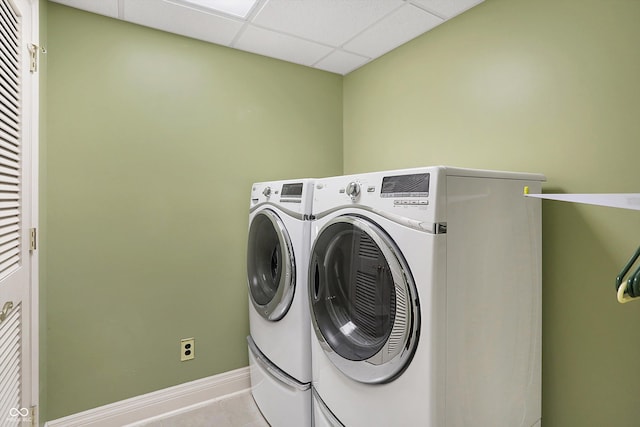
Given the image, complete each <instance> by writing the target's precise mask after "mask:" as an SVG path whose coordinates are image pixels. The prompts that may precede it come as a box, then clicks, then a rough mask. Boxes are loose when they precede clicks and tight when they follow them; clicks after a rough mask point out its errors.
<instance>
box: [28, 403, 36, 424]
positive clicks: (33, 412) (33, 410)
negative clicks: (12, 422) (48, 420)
mask: <svg viewBox="0 0 640 427" xmlns="http://www.w3.org/2000/svg"><path fill="white" fill-rule="evenodd" d="M29 412H30V415H31V427H36V426H37V425H38V417H37V415H38V407H37V406H32V407H31V408H29Z"/></svg>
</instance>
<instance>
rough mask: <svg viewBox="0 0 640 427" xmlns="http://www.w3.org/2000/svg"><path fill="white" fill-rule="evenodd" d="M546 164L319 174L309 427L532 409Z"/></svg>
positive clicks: (537, 401) (534, 417) (510, 421)
mask: <svg viewBox="0 0 640 427" xmlns="http://www.w3.org/2000/svg"><path fill="white" fill-rule="evenodd" d="M542 181H544V176H542V175H539V174H522V173H509V172H496V171H481V170H468V169H457V168H449V167H441V166H439V167H425V168H417V169H409V170H396V171H388V172H376V173H368V174H362V175H351V176H343V177H333V178H326V179H320V180H316V186H315V190H314V201H313V213H312V214H313V218H314V221H313V222H312V232H311V236H312V249H311V253H310V267H309V283H308V284H309V302H310V304H309V306H310V310H311V322H312V325H313V330H314V332H315V334H312V340H311V341H312V344H311V345H312V347H311V348H312V375H313V381H312V384H313V413H314V422H315V425H316V426H342V425H344V426H348V427H359V426H362V427H374V426H384V427H388V426H412V427H414V426H426V427H470V426H474V427H475V426H491V427H519V426H522V427H531V426H536V425H538V423H539V422H540V419H541V398H540V393H541V205H540V202H539V201H536V200H532V199H531V198H525V197H523V190H524V187H529V189H530V191H531V192H532V193H535V192H540V190H541V182H542Z"/></svg>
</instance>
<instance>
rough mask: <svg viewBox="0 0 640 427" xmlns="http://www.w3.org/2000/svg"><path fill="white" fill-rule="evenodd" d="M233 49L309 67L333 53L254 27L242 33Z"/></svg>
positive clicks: (311, 44) (321, 47) (326, 49)
mask: <svg viewBox="0 0 640 427" xmlns="http://www.w3.org/2000/svg"><path fill="white" fill-rule="evenodd" d="M233 47H234V48H237V49H242V50H246V51H248V52H253V53H258V54H260V55H265V56H270V57H272V58H277V59H282V60H284V61H289V62H294V63H296V64H302V65H308V66H310V65H311V64H313V63H315V62H316V61H318V60H319V59H320V58H322V57H323V56H325V55H326V54H328V53H329V52H330V51H331V48H330V47H327V46H323V45H321V44H317V43H313V42H310V41H306V40H302V39H298V38H295V37H291V36H288V35H286V34H280V33H277V32H275V31H270V30H265V29H263V28H257V27H253V26H248V27H247V28H246V29H245V30H244V31H243V32H242V34H241V35H240V37H239V38H238V40H237V41H236V42H235V43H234V45H233Z"/></svg>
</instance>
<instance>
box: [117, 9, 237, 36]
mask: <svg viewBox="0 0 640 427" xmlns="http://www.w3.org/2000/svg"><path fill="white" fill-rule="evenodd" d="M124 19H125V20H127V21H129V22H133V23H136V24H140V25H144V26H147V27H152V28H157V29H160V30H164V31H169V32H172V33H175V34H180V35H183V36H187V37H192V38H195V39H199V40H204V41H208V42H211V43H217V44H222V45H229V44H230V43H231V42H232V41H233V39H234V38H235V37H236V35H237V34H238V32H239V31H240V29H242V26H243V25H244V23H243V21H241V20H235V19H231V18H226V17H222V16H218V15H214V14H210V13H204V12H202V11H198V10H195V9H192V8H189V7H185V6H181V5H178V4H174V3H170V2H166V1H163V0H125V4H124Z"/></svg>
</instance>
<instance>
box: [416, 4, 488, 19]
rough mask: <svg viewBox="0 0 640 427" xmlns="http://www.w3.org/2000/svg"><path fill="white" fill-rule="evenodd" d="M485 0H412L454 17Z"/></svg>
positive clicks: (448, 16) (444, 15)
mask: <svg viewBox="0 0 640 427" xmlns="http://www.w3.org/2000/svg"><path fill="white" fill-rule="evenodd" d="M483 1H484V0H412V3H415V4H417V5H419V6H422V7H424V8H425V9H427V10H429V11H432V12H435V13H436V14H438V15H440V16H442V17H444V18H452V17H454V16H456V15H458V14H460V13H462V12H464V11H465V10H467V9H470V8H472V7H473V6H475V5H477V4H480V3H482V2H483Z"/></svg>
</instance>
